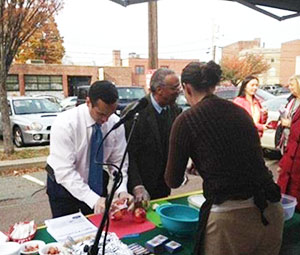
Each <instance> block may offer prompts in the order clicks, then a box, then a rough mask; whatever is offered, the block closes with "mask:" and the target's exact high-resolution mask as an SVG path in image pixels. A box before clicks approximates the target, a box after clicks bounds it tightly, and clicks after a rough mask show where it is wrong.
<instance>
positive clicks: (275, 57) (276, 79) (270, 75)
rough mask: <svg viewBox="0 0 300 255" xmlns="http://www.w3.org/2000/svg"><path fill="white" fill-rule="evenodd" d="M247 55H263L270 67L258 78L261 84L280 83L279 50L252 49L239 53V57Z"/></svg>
mask: <svg viewBox="0 0 300 255" xmlns="http://www.w3.org/2000/svg"><path fill="white" fill-rule="evenodd" d="M247 54H257V55H263V57H264V59H265V60H266V61H267V63H268V64H269V65H270V68H269V70H268V71H267V72H265V73H262V74H260V75H259V76H258V77H259V80H260V83H261V84H278V83H280V48H278V49H270V48H252V49H247V50H242V51H241V52H240V53H239V55H240V56H245V55H247Z"/></svg>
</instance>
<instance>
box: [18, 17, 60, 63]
mask: <svg viewBox="0 0 300 255" xmlns="http://www.w3.org/2000/svg"><path fill="white" fill-rule="evenodd" d="M64 54H65V48H64V46H63V38H62V37H61V36H60V33H59V30H58V28H57V24H56V22H55V20H54V17H50V18H49V19H48V20H47V21H46V22H45V24H44V25H43V26H42V27H41V28H39V29H38V30H37V31H36V32H35V33H34V34H33V35H32V36H31V37H30V38H29V39H28V41H27V42H25V43H23V44H22V45H21V47H20V48H19V49H18V52H17V54H16V57H15V59H14V62H15V63H21V64H24V63H26V61H27V60H28V59H42V60H44V61H45V63H46V64H61V60H62V58H63V56H64Z"/></svg>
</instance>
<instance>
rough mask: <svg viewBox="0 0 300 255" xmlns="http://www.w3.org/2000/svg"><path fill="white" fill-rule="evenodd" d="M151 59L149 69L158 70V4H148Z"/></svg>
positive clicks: (152, 2) (151, 2) (154, 2)
mask: <svg viewBox="0 0 300 255" xmlns="http://www.w3.org/2000/svg"><path fill="white" fill-rule="evenodd" d="M148 27H149V43H148V44H149V58H148V69H157V68H158V36H157V2H156V1H150V2H149V3H148Z"/></svg>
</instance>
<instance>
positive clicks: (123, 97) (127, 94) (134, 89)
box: [116, 86, 146, 115]
mask: <svg viewBox="0 0 300 255" xmlns="http://www.w3.org/2000/svg"><path fill="white" fill-rule="evenodd" d="M117 90H118V94H119V104H118V108H117V111H116V113H117V114H118V115H120V113H121V111H122V110H123V109H124V108H125V107H126V106H127V105H128V104H130V103H131V102H134V101H137V100H139V99H141V98H143V97H144V96H145V95H146V92H145V90H144V88H143V87H138V86H118V87H117Z"/></svg>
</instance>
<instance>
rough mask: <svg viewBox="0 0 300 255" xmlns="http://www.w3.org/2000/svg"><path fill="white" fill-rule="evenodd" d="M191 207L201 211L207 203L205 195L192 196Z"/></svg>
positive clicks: (189, 200)
mask: <svg viewBox="0 0 300 255" xmlns="http://www.w3.org/2000/svg"><path fill="white" fill-rule="evenodd" d="M188 202H189V206H191V207H194V208H196V209H199V208H200V207H201V206H202V204H203V203H204V202H205V197H204V196H203V194H200V195H192V196H189V197H188Z"/></svg>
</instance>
